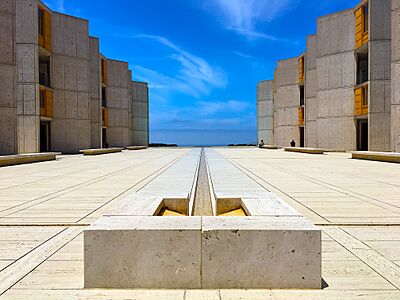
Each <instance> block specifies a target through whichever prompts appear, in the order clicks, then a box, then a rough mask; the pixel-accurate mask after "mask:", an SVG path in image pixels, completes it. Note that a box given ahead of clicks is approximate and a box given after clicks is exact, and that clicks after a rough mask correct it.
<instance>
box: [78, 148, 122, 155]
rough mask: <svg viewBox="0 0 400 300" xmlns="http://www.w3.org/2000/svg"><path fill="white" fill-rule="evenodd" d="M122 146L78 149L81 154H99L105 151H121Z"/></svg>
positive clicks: (105, 152)
mask: <svg viewBox="0 0 400 300" xmlns="http://www.w3.org/2000/svg"><path fill="white" fill-rule="evenodd" d="M121 151H122V148H99V149H83V150H79V152H80V153H82V154H83V155H100V154H107V153H116V152H121Z"/></svg>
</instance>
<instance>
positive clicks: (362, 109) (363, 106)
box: [354, 86, 368, 116]
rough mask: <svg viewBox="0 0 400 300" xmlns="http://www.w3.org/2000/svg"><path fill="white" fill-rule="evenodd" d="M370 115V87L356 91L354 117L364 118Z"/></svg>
mask: <svg viewBox="0 0 400 300" xmlns="http://www.w3.org/2000/svg"><path fill="white" fill-rule="evenodd" d="M367 114H368V86H363V87H360V88H356V89H355V90H354V115H355V116H364V115H367Z"/></svg>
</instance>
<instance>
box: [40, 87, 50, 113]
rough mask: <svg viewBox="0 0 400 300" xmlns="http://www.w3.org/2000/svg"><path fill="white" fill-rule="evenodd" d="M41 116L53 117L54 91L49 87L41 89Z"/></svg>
mask: <svg viewBox="0 0 400 300" xmlns="http://www.w3.org/2000/svg"><path fill="white" fill-rule="evenodd" d="M39 96H40V116H41V117H46V118H52V117H53V92H52V91H50V90H48V89H42V88H41V89H40V91H39Z"/></svg>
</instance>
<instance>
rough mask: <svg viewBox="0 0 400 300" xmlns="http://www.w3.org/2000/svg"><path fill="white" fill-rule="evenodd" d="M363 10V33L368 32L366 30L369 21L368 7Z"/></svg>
mask: <svg viewBox="0 0 400 300" xmlns="http://www.w3.org/2000/svg"><path fill="white" fill-rule="evenodd" d="M363 10H364V32H368V29H369V20H368V17H369V6H368V4H367V5H365V6H364V8H363Z"/></svg>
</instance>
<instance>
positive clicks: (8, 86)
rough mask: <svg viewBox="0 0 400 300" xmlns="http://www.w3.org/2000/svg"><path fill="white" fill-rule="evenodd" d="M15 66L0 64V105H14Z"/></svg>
mask: <svg viewBox="0 0 400 300" xmlns="http://www.w3.org/2000/svg"><path fill="white" fill-rule="evenodd" d="M15 71H16V68H15V66H11V65H0V107H16V102H15Z"/></svg>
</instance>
